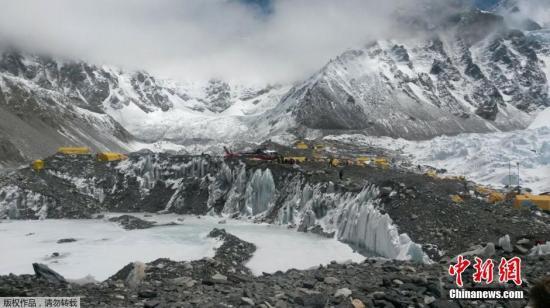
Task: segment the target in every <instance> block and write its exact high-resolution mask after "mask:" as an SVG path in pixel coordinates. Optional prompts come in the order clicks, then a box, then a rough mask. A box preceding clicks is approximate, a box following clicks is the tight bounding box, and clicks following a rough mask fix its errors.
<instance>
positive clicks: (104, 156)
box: [96, 152, 128, 162]
mask: <svg viewBox="0 0 550 308" xmlns="http://www.w3.org/2000/svg"><path fill="white" fill-rule="evenodd" d="M96 157H97V160H98V161H103V162H108V161H119V160H125V159H128V156H126V155H124V154H122V153H115V152H102V153H97V155H96Z"/></svg>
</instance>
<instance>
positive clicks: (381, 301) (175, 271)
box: [0, 229, 550, 308]
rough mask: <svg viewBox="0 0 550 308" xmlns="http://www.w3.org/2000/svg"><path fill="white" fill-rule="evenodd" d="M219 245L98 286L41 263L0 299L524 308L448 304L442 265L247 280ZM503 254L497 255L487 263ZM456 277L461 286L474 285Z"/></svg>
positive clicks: (539, 259) (126, 271)
mask: <svg viewBox="0 0 550 308" xmlns="http://www.w3.org/2000/svg"><path fill="white" fill-rule="evenodd" d="M209 236H210V237H215V238H218V239H219V240H221V241H222V244H221V246H220V247H219V248H218V249H217V251H216V254H215V256H214V257H213V258H207V259H202V260H197V261H191V262H175V261H171V260H168V259H158V260H156V261H153V262H151V263H148V264H143V263H140V262H135V263H133V264H129V265H127V266H126V267H124V268H123V269H121V270H120V271H119V272H118V273H116V274H115V275H113V276H112V277H111V278H109V279H108V280H106V281H104V282H101V283H89V284H85V285H79V284H76V283H71V282H67V281H66V280H65V279H64V278H63V277H62V276H60V275H59V274H57V273H55V272H53V271H52V270H50V269H49V268H47V267H46V266H44V265H40V264H34V269H35V273H36V274H35V275H21V276H16V275H9V276H1V277H0V297H1V296H78V297H80V298H81V303H82V307H158V308H160V307H265V308H268V307H354V308H360V307H524V306H525V305H526V304H527V301H528V299H527V298H525V299H522V300H516V301H510V300H506V301H504V300H503V301H485V302H483V301H452V300H449V299H448V294H449V292H448V290H449V289H450V288H455V285H454V278H452V277H450V276H449V275H448V274H447V269H448V263H447V262H440V263H435V264H431V265H426V264H418V263H410V262H399V261H388V260H382V259H367V260H366V261H365V262H364V263H361V264H336V263H333V264H330V265H328V266H319V267H318V268H315V269H311V270H305V271H298V270H289V271H287V272H285V273H283V272H276V273H274V274H265V273H264V274H263V275H262V276H259V277H256V276H253V275H252V274H251V273H250V271H249V270H248V269H247V268H246V267H245V265H244V264H245V262H246V261H247V260H248V259H249V258H250V257H251V256H252V255H253V253H254V251H255V250H256V248H255V246H254V245H253V244H250V243H248V242H245V241H242V240H240V239H239V238H237V237H235V236H233V235H231V234H228V233H226V232H225V231H224V230H219V229H214V230H212V232H211V233H210V235H209ZM499 256H505V257H506V256H508V254H507V253H506V252H504V251H503V250H500V249H497V250H496V252H495V255H494V256H493V257H494V258H497V257H499ZM523 261H524V262H523V267H522V274H523V275H522V276H523V278H524V282H523V285H522V286H521V287H515V286H513V285H500V286H499V285H491V286H490V288H495V289H499V288H500V289H508V290H523V291H524V294H525V296H526V297H527V296H528V294H529V293H528V291H529V289H530V287H531V286H532V285H533V284H534V283H535V282H536V281H537V280H539V279H541V278H542V277H544V276H545V275H549V274H550V256H532V257H525V258H524V259H523ZM471 274H472V272H471V271H467V272H466V273H464V277H465V281H466V282H465V286H466V287H473V286H474V285H473V284H472V283H471V281H469V279H468V278H467V277H471Z"/></svg>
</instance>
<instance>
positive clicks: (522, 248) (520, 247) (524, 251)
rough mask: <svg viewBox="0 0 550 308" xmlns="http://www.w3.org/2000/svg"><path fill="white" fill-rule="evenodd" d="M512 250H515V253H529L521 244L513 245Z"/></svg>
mask: <svg viewBox="0 0 550 308" xmlns="http://www.w3.org/2000/svg"><path fill="white" fill-rule="evenodd" d="M514 251H515V252H517V253H520V254H522V255H526V254H528V253H529V250H528V249H527V248H525V247H523V246H521V245H515V246H514Z"/></svg>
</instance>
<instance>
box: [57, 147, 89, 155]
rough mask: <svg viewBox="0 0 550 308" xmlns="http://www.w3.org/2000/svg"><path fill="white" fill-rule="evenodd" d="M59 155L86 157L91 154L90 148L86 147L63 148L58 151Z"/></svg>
mask: <svg viewBox="0 0 550 308" xmlns="http://www.w3.org/2000/svg"><path fill="white" fill-rule="evenodd" d="M57 153H59V154H64V155H85V154H90V153H91V151H90V148H86V147H61V148H59V149H57Z"/></svg>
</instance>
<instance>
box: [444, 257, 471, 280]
mask: <svg viewBox="0 0 550 308" xmlns="http://www.w3.org/2000/svg"><path fill="white" fill-rule="evenodd" d="M470 264H472V262H470V261H468V260H466V259H464V257H462V256H458V259H457V263H456V265H451V266H450V267H449V275H451V276H456V285H457V286H459V287H462V285H463V283H462V273H464V271H465V270H466V269H467V268H468V267H470Z"/></svg>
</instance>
